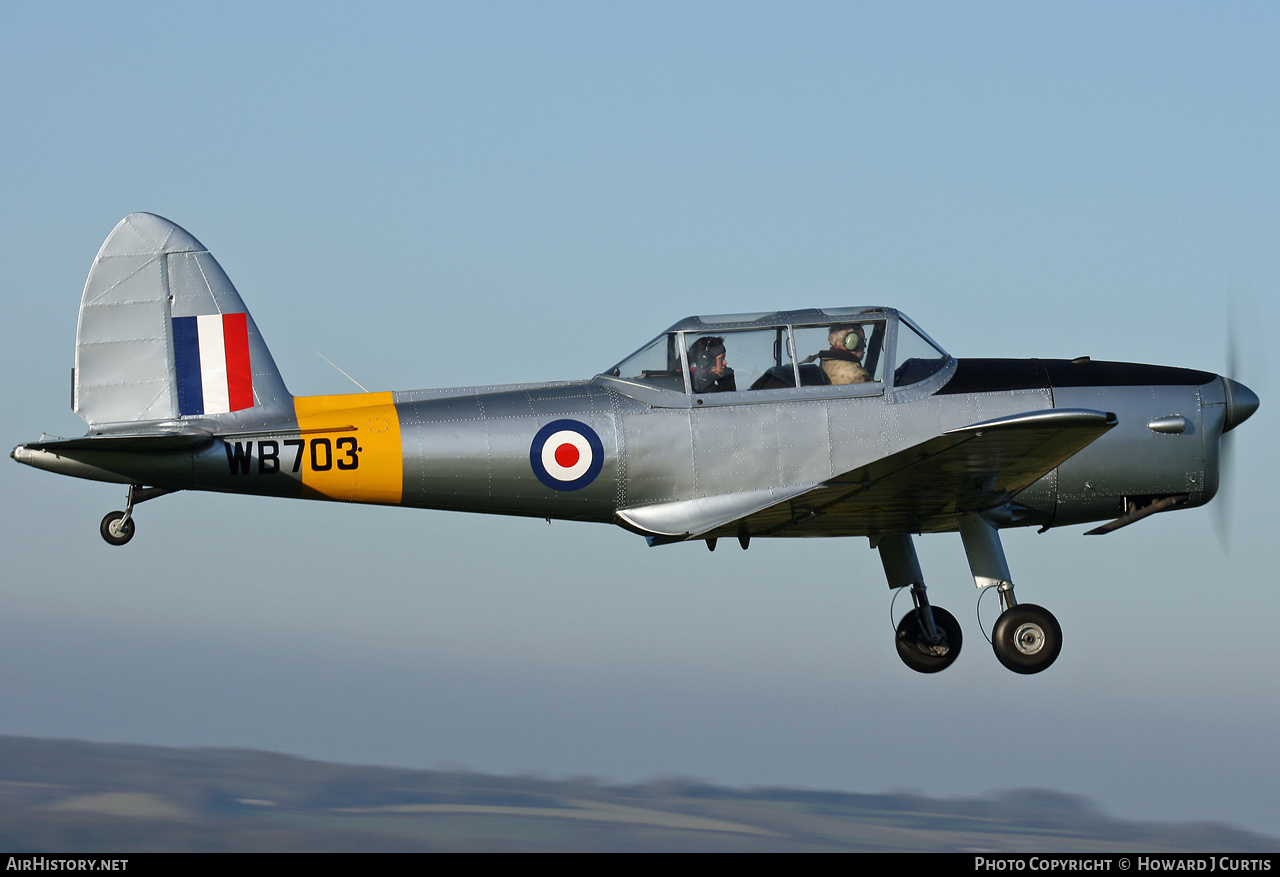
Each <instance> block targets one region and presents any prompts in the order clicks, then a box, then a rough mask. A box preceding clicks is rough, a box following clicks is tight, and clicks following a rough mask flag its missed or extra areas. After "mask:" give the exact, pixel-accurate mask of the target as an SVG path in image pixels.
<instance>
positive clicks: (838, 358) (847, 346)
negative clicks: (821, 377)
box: [818, 326, 871, 384]
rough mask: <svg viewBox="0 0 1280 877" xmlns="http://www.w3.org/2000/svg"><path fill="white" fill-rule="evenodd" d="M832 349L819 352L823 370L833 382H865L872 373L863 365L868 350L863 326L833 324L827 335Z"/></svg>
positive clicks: (869, 378)
mask: <svg viewBox="0 0 1280 877" xmlns="http://www.w3.org/2000/svg"><path fill="white" fill-rule="evenodd" d="M827 341H828V343H830V345H831V349H829V350H824V351H822V352H821V353H819V354H818V359H820V360H821V361H822V371H823V373H824V374H825V375H826V376H827V380H828V381H829V382H830V383H832V384H865V383H867V382H868V381H870V380H871V374H870V373H869V372H868V371H867V370H866V369H865V368H864V367H863V365H862V355H863V354H864V353H865V352H866V350H867V343H866V336H864V335H863V332H862V327H861V326H832V327H831V332H830V333H829V334H828V335H827Z"/></svg>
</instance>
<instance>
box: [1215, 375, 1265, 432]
mask: <svg viewBox="0 0 1280 877" xmlns="http://www.w3.org/2000/svg"><path fill="white" fill-rule="evenodd" d="M1222 385H1223V386H1224V387H1226V389H1227V422H1226V424H1225V425H1224V426H1223V427H1222V431H1223V432H1226V431H1227V430H1231V429H1235V428H1236V427H1237V426H1239V425H1240V424H1242V423H1244V422H1245V421H1246V420H1248V419H1249V418H1250V417H1251V416H1252V415H1253V412H1255V411H1257V410H1258V405H1259V399H1258V394H1257V393H1255V392H1253V390H1250V389H1249V388H1248V387H1246V386H1245V385H1244V384H1242V383H1240V382H1239V381H1233V380H1231V378H1223V379H1222Z"/></svg>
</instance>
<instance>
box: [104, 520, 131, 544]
mask: <svg viewBox="0 0 1280 877" xmlns="http://www.w3.org/2000/svg"><path fill="white" fill-rule="evenodd" d="M98 530H99V532H101V533H102V538H103V539H106V540H107V544H108V545H123V544H125V543H126V542H128V541H129V540H130V539H132V538H133V530H134V527H133V518H127V517H125V513H124V512H107V516H106V517H105V518H103V519H102V525H101V526H100V527H99V528H98Z"/></svg>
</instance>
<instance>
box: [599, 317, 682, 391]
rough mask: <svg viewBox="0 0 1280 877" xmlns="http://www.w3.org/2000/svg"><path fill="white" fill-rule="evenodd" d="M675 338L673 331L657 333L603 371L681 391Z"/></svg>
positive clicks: (628, 379)
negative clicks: (662, 333) (650, 339)
mask: <svg viewBox="0 0 1280 877" xmlns="http://www.w3.org/2000/svg"><path fill="white" fill-rule="evenodd" d="M678 341H679V336H678V335H677V334H676V333H675V332H668V333H666V334H665V335H659V336H658V337H657V338H654V339H653V340H652V341H650V342H649V343H648V344H646V345H645V346H644V347H642V348H640V349H639V350H637V351H636V352H635V353H633V354H631V355H630V356H628V357H627V358H626V359H624V360H623V361H622V362H620V363H618V364H617V365H615V366H614V367H613V368H611V369H609V370H608V371H607V372H605V374H607V375H612V376H613V377H615V378H622V379H623V380H624V381H633V382H635V383H639V384H648V385H649V386H652V387H660V388H662V389H664V390H676V391H678V392H681V393H683V392H684V391H685V389H684V370H683V369H682V367H681V365H680V347H679V345H678Z"/></svg>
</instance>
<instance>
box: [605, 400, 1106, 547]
mask: <svg viewBox="0 0 1280 877" xmlns="http://www.w3.org/2000/svg"><path fill="white" fill-rule="evenodd" d="M1116 422H1117V421H1116V416H1115V414H1113V413H1111V412H1103V411H1093V410H1091V409H1087V408H1053V409H1049V410H1046V411H1030V412H1027V413H1025V414H1016V415H1013V416H1011V417H1001V418H998V419H996V420H988V421H984V422H982V423H975V424H971V425H969V426H963V427H960V428H958V429H953V430H949V431H947V432H945V433H943V434H942V435H940V436H938V437H936V438H933V439H930V440H929V441H927V442H923V443H922V444H918V445H915V446H914V447H911V448H907V449H906V450H904V451H900V452H898V453H896V454H893V455H891V456H888V457H885V458H883V459H881V460H877V461H876V462H874V463H870V464H868V465H866V466H861V467H859V468H857V469H852V470H850V471H848V472H845V473H843V474H842V475H839V476H837V477H836V478H833V479H830V480H828V481H824V482H819V483H816V484H804V485H791V486H787V487H785V488H781V489H767V490H756V491H747V492H744V493H735V494H726V495H723V496H711V497H704V498H701V499H692V500H681V501H677V502H668V503H658V504H655V505H649V506H643V507H641V508H636V509H626V510H624V511H622V512H619V513H618V514H619V517H620V518H622V519H623V521H624V522H625V524H626V525H628V526H629V527H630V528H631V529H635V530H639V531H641V532H643V533H645V534H647V535H649V536H650V537H651V541H652V542H653V543H654V544H658V543H662V542H677V541H682V540H685V539H694V538H698V539H714V538H719V537H721V536H724V537H729V536H735V535H739V534H742V533H747V534H750V535H752V536H867V535H874V534H879V533H932V532H940V531H945V530H954V529H955V528H956V526H957V523H956V522H957V521H958V520H959V518H960V517H961V516H962V515H965V514H967V513H969V512H975V511H982V510H984V509H990V508H995V507H997V506H1000V505H1003V504H1004V503H1006V502H1008V501H1009V500H1010V499H1011V498H1012V497H1013V496H1014V495H1015V494H1017V493H1018V492H1019V491H1021V490H1023V489H1025V488H1026V487H1028V486H1030V485H1031V484H1033V483H1035V482H1036V481H1037V480H1039V479H1040V478H1042V477H1044V475H1046V474H1047V473H1048V472H1050V471H1052V470H1053V469H1054V467H1056V466H1057V465H1058V464H1059V463H1061V462H1062V461H1064V460H1066V459H1067V458H1069V457H1071V456H1072V455H1073V454H1075V453H1077V452H1078V451H1080V450H1081V449H1082V448H1084V447H1086V446H1087V445H1089V444H1090V443H1091V442H1093V441H1094V440H1095V439H1097V438H1098V437H1099V436H1101V435H1102V434H1103V433H1105V432H1107V431H1108V430H1109V429H1111V428H1112V427H1114V426H1115V425H1116Z"/></svg>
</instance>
